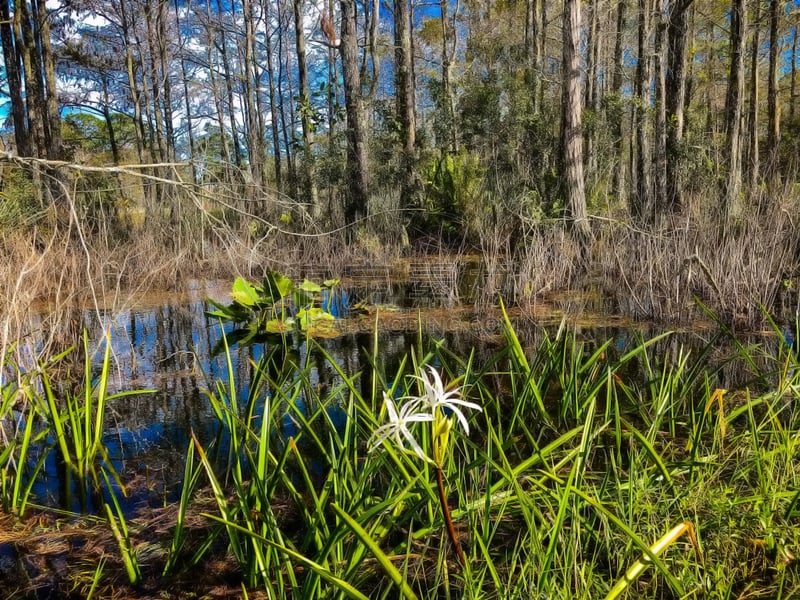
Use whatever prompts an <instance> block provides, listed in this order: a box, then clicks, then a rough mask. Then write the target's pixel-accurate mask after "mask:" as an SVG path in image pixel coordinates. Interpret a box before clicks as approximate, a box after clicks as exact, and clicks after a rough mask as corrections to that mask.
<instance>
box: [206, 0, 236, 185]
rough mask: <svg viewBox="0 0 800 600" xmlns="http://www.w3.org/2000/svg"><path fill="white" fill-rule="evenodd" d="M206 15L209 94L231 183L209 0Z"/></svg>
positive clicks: (228, 148) (215, 29) (225, 167)
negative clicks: (211, 98) (212, 100)
mask: <svg viewBox="0 0 800 600" xmlns="http://www.w3.org/2000/svg"><path fill="white" fill-rule="evenodd" d="M206 15H207V16H208V23H207V25H206V26H207V30H206V35H207V36H208V37H207V40H206V60H207V61H208V79H209V83H211V95H212V97H213V99H214V116H215V117H216V120H217V128H218V129H219V145H220V154H221V158H222V161H223V163H224V165H223V169H224V173H225V178H226V181H227V183H232V181H231V180H230V165H231V150H230V144H229V141H228V134H227V132H226V127H225V109H224V102H223V99H222V91H221V90H220V86H219V80H218V78H217V67H216V62H217V61H216V59H215V57H214V50H215V49H216V48H217V47H218V44H217V29H218V28H217V27H216V26H215V25H214V20H212V14H211V0H206Z"/></svg>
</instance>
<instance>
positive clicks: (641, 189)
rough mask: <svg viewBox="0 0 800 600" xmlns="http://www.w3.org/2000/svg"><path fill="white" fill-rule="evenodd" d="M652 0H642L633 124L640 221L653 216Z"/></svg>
mask: <svg viewBox="0 0 800 600" xmlns="http://www.w3.org/2000/svg"><path fill="white" fill-rule="evenodd" d="M651 6H652V5H651V4H650V0H639V16H638V19H639V26H638V29H639V42H638V58H637V62H636V96H637V99H638V102H637V103H636V104H635V105H634V107H633V119H632V128H633V130H634V131H635V135H636V169H635V170H636V194H634V195H633V196H632V197H631V198H632V200H634V202H633V203H632V207H631V209H632V210H631V213H632V214H633V215H634V216H636V217H637V218H638V220H639V221H640V222H650V221H652V219H653V192H652V188H651V179H650V167H651V160H650V159H651V151H650V142H649V137H648V135H647V129H648V127H647V107H648V106H650V57H649V54H648V47H649V42H650V12H651Z"/></svg>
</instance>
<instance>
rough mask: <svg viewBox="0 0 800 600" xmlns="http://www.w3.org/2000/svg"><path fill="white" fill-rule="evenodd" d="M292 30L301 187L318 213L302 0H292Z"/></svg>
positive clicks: (313, 212)
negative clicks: (300, 135)
mask: <svg viewBox="0 0 800 600" xmlns="http://www.w3.org/2000/svg"><path fill="white" fill-rule="evenodd" d="M294 31H295V47H296V50H297V79H298V84H299V86H300V90H299V94H298V97H299V106H298V110H299V111H300V124H301V127H302V130H303V164H302V168H303V175H302V177H301V180H302V182H303V189H304V191H305V195H306V201H307V202H309V203H310V204H311V214H312V216H313V217H314V218H318V217H319V214H320V206H319V197H318V194H317V181H316V174H315V169H314V151H313V148H312V147H311V110H312V108H311V95H310V94H309V91H308V69H307V67H306V38H305V33H304V24H303V0H294Z"/></svg>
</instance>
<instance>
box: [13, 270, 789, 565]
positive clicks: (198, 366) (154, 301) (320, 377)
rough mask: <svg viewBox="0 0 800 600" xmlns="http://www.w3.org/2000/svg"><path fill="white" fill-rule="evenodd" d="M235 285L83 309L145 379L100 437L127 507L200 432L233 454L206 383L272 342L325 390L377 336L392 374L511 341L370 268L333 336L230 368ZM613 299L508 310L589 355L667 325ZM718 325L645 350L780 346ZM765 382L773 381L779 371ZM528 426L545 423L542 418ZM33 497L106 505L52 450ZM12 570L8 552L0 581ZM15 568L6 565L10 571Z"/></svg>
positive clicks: (492, 311)
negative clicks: (216, 312) (444, 354)
mask: <svg viewBox="0 0 800 600" xmlns="http://www.w3.org/2000/svg"><path fill="white" fill-rule="evenodd" d="M440 281H441V280H440V279H436V282H440ZM459 281H461V280H459ZM228 291H229V288H228V286H227V285H221V286H220V285H205V284H203V285H201V284H197V285H195V286H194V287H193V288H192V289H191V290H190V291H189V292H188V293H187V294H185V295H180V296H177V297H176V296H175V295H172V296H169V297H166V296H163V295H152V296H149V297H146V298H142V299H141V302H140V303H139V304H137V306H135V307H128V308H122V309H120V308H114V309H107V310H103V309H99V310H98V309H95V310H87V311H86V312H85V313H84V315H83V321H84V325H85V326H86V328H87V329H88V330H89V332H90V343H89V348H90V352H92V351H93V352H94V355H93V356H94V360H93V364H94V372H95V374H97V373H99V370H100V363H101V362H102V357H103V350H102V346H103V344H102V343H101V342H100V340H102V339H104V337H105V336H104V333H103V332H104V331H109V332H110V339H111V345H112V349H111V356H112V360H111V373H110V378H109V387H110V390H109V391H112V392H113V391H127V390H145V389H147V390H150V391H149V392H147V393H142V394H137V395H133V396H126V397H124V398H118V399H115V400H114V401H113V402H111V403H110V404H109V405H108V407H107V410H106V412H105V415H106V416H105V431H104V434H103V443H104V444H105V446H106V447H107V448H108V452H109V454H108V460H109V461H110V462H111V463H112V464H113V466H114V469H115V470H116V471H117V472H118V473H119V474H120V480H121V481H122V482H124V484H125V486H126V489H127V491H128V495H127V497H123V496H122V495H121V494H117V496H118V500H119V502H120V503H121V505H122V511H123V512H124V513H125V514H126V515H129V516H133V515H141V514H143V513H147V512H148V511H157V510H158V509H160V508H164V507H165V506H167V505H170V504H174V503H176V502H177V501H178V498H179V496H180V492H181V490H180V486H181V483H182V481H183V477H184V465H185V462H186V456H187V450H188V448H189V446H190V445H191V443H192V433H194V435H195V436H196V437H197V439H198V440H199V442H200V444H201V445H202V446H203V447H205V448H214V447H216V448H218V449H219V450H220V452H219V453H218V454H219V455H220V456H224V455H225V454H226V450H227V448H228V444H229V440H227V439H226V438H225V436H224V435H222V434H221V431H222V427H221V425H220V420H219V418H218V415H217V414H215V411H214V409H213V406H212V403H211V402H210V401H209V398H208V395H207V391H208V390H209V389H211V390H213V389H214V388H215V386H216V385H217V384H218V383H222V384H223V385H224V386H226V387H227V386H228V385H229V373H232V374H233V382H232V384H233V387H234V388H235V389H236V390H237V397H238V398H239V400H240V401H242V402H243V401H244V399H245V398H246V397H247V395H248V391H249V387H250V384H251V381H252V376H253V370H254V369H253V364H254V363H258V362H259V361H260V360H261V358H262V357H263V356H264V355H265V354H267V353H270V352H278V356H279V357H280V358H281V359H282V360H283V361H284V362H285V363H287V364H291V365H295V366H296V367H295V368H300V369H303V370H305V372H306V373H307V379H308V383H309V384H310V385H312V386H313V387H314V388H315V389H316V390H317V392H318V394H317V397H320V398H321V397H325V393H326V391H327V390H333V389H334V388H337V387H338V388H341V376H340V374H339V372H338V371H341V372H342V373H344V374H346V375H348V376H351V377H352V376H353V375H354V374H356V373H360V374H361V375H360V377H358V378H357V379H356V385H358V386H360V388H361V389H360V394H361V395H362V396H363V397H365V398H366V397H370V396H371V395H372V388H373V380H372V378H373V365H374V362H373V358H372V356H371V354H372V353H373V352H374V350H373V348H375V347H377V348H378V349H379V352H378V362H379V368H380V370H381V371H382V372H383V374H384V375H386V376H388V377H389V378H391V377H393V375H394V373H396V372H398V371H399V370H400V369H401V368H403V369H404V370H405V371H406V372H410V367H409V364H410V361H408V356H409V355H410V353H412V352H417V355H418V356H419V349H423V351H425V350H427V349H428V348H430V347H432V346H437V347H440V348H445V349H446V351H449V352H453V353H454V354H455V355H457V356H460V357H467V356H469V355H470V352H473V351H474V353H475V354H474V364H475V365H478V366H480V365H482V364H485V363H486V362H487V361H490V360H491V359H492V357H495V356H497V354H498V353H499V352H502V351H503V349H504V347H505V340H504V337H503V322H504V321H503V317H502V313H501V312H500V311H499V310H498V309H497V308H484V309H476V308H474V306H466V305H465V304H462V303H459V302H457V301H456V300H462V299H468V298H469V296H468V294H467V293H466V292H464V291H456V292H453V289H452V286H443V285H440V284H439V283H436V284H434V283H431V282H430V281H427V280H426V279H425V278H424V277H421V276H420V277H417V278H414V277H411V278H410V281H408V280H407V281H405V282H403V283H402V284H400V283H393V282H392V281H391V280H389V279H386V278H385V276H383V277H380V276H378V277H375V278H374V280H369V279H368V278H367V280H366V281H365V280H364V279H361V280H360V281H354V282H352V283H351V282H348V283H347V284H345V285H341V286H339V287H338V288H337V289H336V292H335V294H334V296H333V297H331V298H330V300H331V302H332V304H331V312H332V313H333V314H334V315H336V316H337V317H339V320H338V321H337V322H336V329H337V331H338V334H337V335H335V336H332V337H323V338H316V339H315V340H314V341H313V342H309V341H308V340H307V339H306V338H305V337H304V335H303V334H302V333H299V332H294V333H290V334H287V335H286V336H285V337H284V338H283V341H282V343H281V344H279V346H280V347H279V348H276V347H275V345H274V344H270V343H254V344H250V345H234V346H233V347H232V349H231V352H230V366H228V364H227V361H226V357H225V354H224V352H220V348H221V345H222V344H223V332H227V333H228V334H231V333H232V330H233V327H232V326H231V325H230V324H225V325H222V324H221V323H220V321H219V320H218V319H216V318H213V317H210V316H209V315H208V314H207V313H208V311H209V310H211V309H213V306H212V305H211V304H210V303H209V302H208V301H207V299H208V298H212V299H215V300H217V301H218V302H225V301H227V300H228ZM605 302H606V300H605V299H604V298H602V297H593V296H585V295H579V296H570V295H563V296H560V297H558V298H556V299H554V300H552V301H551V302H549V303H541V304H539V305H537V306H536V307H535V308H534V309H530V310H528V311H524V312H523V311H512V313H511V319H512V322H513V324H514V328H515V329H516V331H517V334H518V335H519V337H520V338H521V340H522V341H523V343H524V345H525V347H526V348H528V349H530V350H531V351H533V349H535V348H536V346H537V340H541V339H542V337H544V336H548V337H553V336H555V335H556V332H557V331H558V329H559V326H560V324H561V323H562V320H565V321H566V322H567V323H568V325H567V333H566V335H568V336H573V339H574V343H575V344H578V345H580V347H581V348H582V349H583V352H584V353H585V354H586V355H590V354H592V353H593V352H595V351H596V350H597V348H599V347H601V346H602V345H604V344H605V343H606V342H607V341H609V340H611V343H610V344H609V345H608V346H606V347H605V353H607V354H608V355H609V356H608V359H609V360H610V361H612V360H614V358H615V357H619V356H622V355H625V354H626V353H628V352H630V351H631V350H633V349H634V348H637V347H640V346H641V345H642V342H643V340H648V339H651V338H653V337H655V336H656V335H658V334H659V333H660V332H659V331H657V330H655V329H653V328H646V327H643V326H641V325H639V326H636V325H634V324H631V323H627V322H625V321H624V320H623V319H620V318H614V317H611V316H608V315H607V314H605V313H604V311H605V310H606V308H607V306H606V305H605ZM376 324H377V325H376ZM376 328H377V332H378V333H377V341H376V335H375V334H374V332H375V331H376ZM716 332H717V328H716V327H714V326H712V325H707V326H706V327H692V328H690V329H687V330H685V331H683V332H681V333H676V334H672V335H669V336H666V337H663V338H660V339H659V340H658V341H657V342H655V343H653V344H652V345H650V346H648V349H647V356H648V357H649V358H648V359H646V360H652V362H653V363H654V364H660V363H661V362H664V363H675V362H679V361H680V360H681V357H682V356H685V355H686V353H687V352H690V353H692V355H694V356H697V355H703V354H712V355H713V357H714V358H713V359H712V360H711V361H707V362H706V363H705V364H715V365H717V366H716V367H715V368H714V370H713V377H714V380H713V381H709V382H708V385H709V386H710V387H711V388H714V387H731V388H736V387H741V386H744V385H749V384H751V383H753V381H752V377H753V372H754V371H758V369H755V368H752V367H753V365H749V366H748V365H747V364H746V363H745V362H744V361H741V360H739V361H736V360H731V361H729V360H728V358H729V357H732V356H736V355H737V344H741V345H747V344H756V345H758V346H759V348H760V350H759V353H763V355H764V356H765V357H771V356H776V355H777V354H778V353H779V352H780V351H781V347H782V345H783V344H785V340H782V339H780V337H779V336H777V335H774V334H773V335H761V336H754V337H753V338H752V339H750V340H746V341H742V340H736V341H734V340H732V339H731V338H729V337H725V336H717V333H716ZM756 354H757V353H752V352H751V353H749V357H750V358H751V359H753V358H754V357H756ZM404 360H406V362H405V363H404V362H403V361H404ZM641 360H642V359H636V360H632V361H630V362H628V363H626V364H625V365H624V371H617V372H616V374H617V375H618V376H620V377H622V379H624V380H626V381H634V380H638V381H639V382H642V377H643V372H644V369H643V365H642V364H641ZM278 362H281V361H278ZM763 384H764V387H768V386H769V385H770V382H763ZM381 388H382V386H381V385H377V390H378V394H380V390H381ZM305 400H306V399H305V398H304V397H303V396H302V395H298V396H297V397H296V398H295V399H294V406H285V407H282V408H281V409H280V414H281V415H282V416H281V417H280V418H279V419H276V420H273V423H274V424H275V428H274V431H273V432H271V435H273V436H274V438H275V439H276V440H278V443H279V444H286V442H287V441H288V440H289V439H290V438H294V437H296V436H298V435H299V438H298V446H301V451H302V452H303V453H304V456H305V457H306V458H307V461H308V468H309V471H310V475H311V477H312V478H315V477H319V478H322V477H324V473H323V470H324V468H325V467H324V461H323V460H321V459H320V460H315V458H314V456H313V445H312V444H309V446H308V447H303V436H302V431H303V428H304V426H303V424H302V419H303V415H304V414H306V415H307V414H308V413H307V410H310V409H308V407H305V405H304V403H305ZM324 410H325V411H326V418H327V420H328V421H329V422H330V423H331V424H333V425H334V426H335V428H337V429H340V430H341V429H344V428H345V427H346V426H347V416H346V413H345V411H344V410H343V409H342V407H341V406H339V405H338V404H336V403H331V404H330V405H329V406H326V407H325V409H324ZM529 425H530V426H531V427H533V428H535V427H536V424H535V423H529ZM35 458H36V455H34V456H33V459H34V460H35ZM298 482H299V474H298ZM33 496H34V498H33V501H34V502H36V503H37V504H43V505H46V506H50V507H55V508H62V509H66V510H70V511H74V512H82V511H84V512H86V511H88V512H90V513H92V512H97V511H98V508H99V506H98V503H97V501H94V502H92V500H91V499H90V501H89V503H88V505H87V504H86V502H85V500H84V501H83V502H82V501H81V500H80V499H79V494H77V493H76V492H75V489H74V486H73V484H72V483H71V478H70V477H69V476H68V473H67V470H66V469H65V468H64V467H63V465H62V466H60V465H59V464H58V463H57V458H56V452H52V451H51V452H49V454H47V456H46V460H45V464H44V468H43V469H42V472H41V473H40V476H39V477H38V478H37V479H36V482H35V484H34V487H33ZM13 557H14V552H13V551H12V550H11V549H10V547H9V545H8V544H4V543H0V563H6V562H8V563H9V564H11V563H13V562H14V561H15V560H16V559H15V558H14V559H13V560H12V558H13ZM15 568H16V567H15ZM4 570H5V567H3V565H2V564H0V579H2V576H3V571H4ZM11 572H12V570H11V569H9V570H8V571H7V573H6V574H8V573H11Z"/></svg>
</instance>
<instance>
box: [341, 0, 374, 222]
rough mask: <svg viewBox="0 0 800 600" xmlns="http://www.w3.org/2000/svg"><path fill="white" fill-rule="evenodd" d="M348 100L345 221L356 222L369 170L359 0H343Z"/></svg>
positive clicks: (363, 202) (366, 191)
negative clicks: (357, 19)
mask: <svg viewBox="0 0 800 600" xmlns="http://www.w3.org/2000/svg"><path fill="white" fill-rule="evenodd" d="M339 6H340V8H341V15H342V28H341V35H340V38H341V44H340V46H339V48H340V50H341V54H342V77H343V79H344V103H345V110H346V112H347V167H348V173H349V176H350V177H349V178H350V193H349V194H348V199H347V204H346V206H345V221H346V223H347V225H353V224H354V223H356V222H357V221H358V220H359V219H361V218H363V217H365V216H366V215H367V200H368V197H369V196H368V194H369V172H368V163H367V140H366V123H365V119H364V109H363V106H362V103H361V78H360V76H359V69H358V29H357V21H356V3H355V0H340V2H339Z"/></svg>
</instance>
